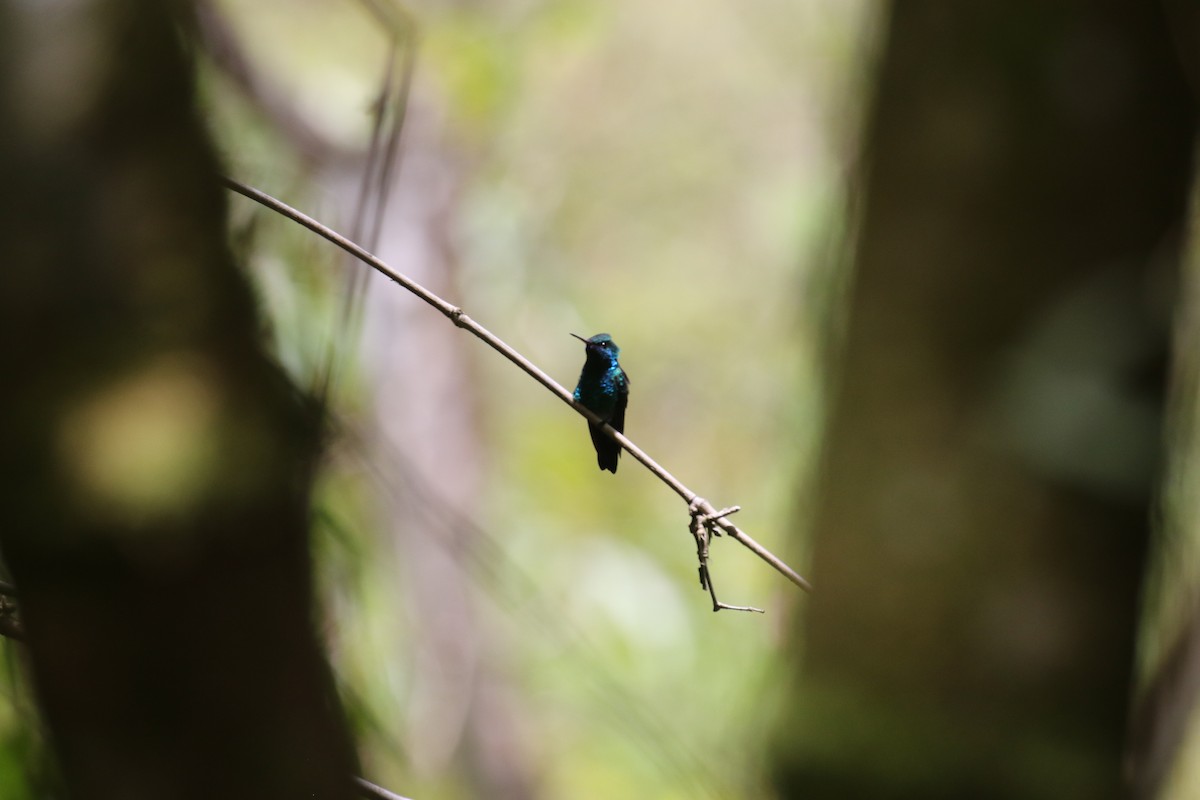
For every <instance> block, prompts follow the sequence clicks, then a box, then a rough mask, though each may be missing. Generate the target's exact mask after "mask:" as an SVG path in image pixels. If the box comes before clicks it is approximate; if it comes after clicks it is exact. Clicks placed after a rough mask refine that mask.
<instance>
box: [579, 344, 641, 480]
mask: <svg viewBox="0 0 1200 800" xmlns="http://www.w3.org/2000/svg"><path fill="white" fill-rule="evenodd" d="M571 335H572V336H574V337H575V338H576V339H578V340H580V341H581V342H583V344H584V347H585V350H586V352H587V360H586V361H585V362H584V364H583V372H581V373H580V374H579V384H578V385H577V386H576V387H575V400H576V401H577V402H579V403H582V404H583V405H584V406H586V407H587V408H588V409H589V410H590V411H592V412H593V413H595V414H596V416H598V417H600V419H602V420H604V421H605V422H607V423H608V424H609V425H611V426H613V429H614V430H617V431H620V432H621V433H624V432H625V406H626V405H627V404H628V402H629V376H628V375H626V374H625V370H623V369H621V365H620V364H619V363H618V362H617V357H618V356H620V354H621V348H619V347H617V344H616V342H614V341H613V340H612V337H611V336H609V335H608V334H607V333H597V334H596V335H595V336H593V337H592V338H590V339H584V338H583V337H582V336H579V335H578V334H574V333H572V334H571ZM588 429H589V431H590V432H591V434H592V445H593V446H594V447H595V448H596V463H598V464H599V465H600V469H606V470H608V471H609V472H612V473H614V474H615V473H616V471H617V459H618V458H619V457H620V455H621V446H620V445H618V444H617V443H616V442H614V441H613V440H612V439H610V438H608V436H606V435H605V434H604V431H603V430H602V429H601V428H600V426H599V425H595V424H593V423H591V422H589V423H588Z"/></svg>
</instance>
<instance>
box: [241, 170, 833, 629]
mask: <svg viewBox="0 0 1200 800" xmlns="http://www.w3.org/2000/svg"><path fill="white" fill-rule="evenodd" d="M222 181H223V183H224V184H225V186H226V187H227V188H228V189H230V190H231V191H234V192H236V193H238V194H240V195H242V196H243V197H247V198H249V199H251V200H253V201H254V202H256V203H259V204H260V205H262V206H265V207H266V208H269V209H271V210H272V211H275V212H276V213H278V214H281V215H282V216H284V217H287V218H288V219H290V220H292V221H293V222H296V223H298V224H299V225H302V226H304V227H305V228H308V230H310V231H312V232H313V233H315V234H317V235H318V236H320V237H321V238H323V239H325V240H327V241H329V242H332V243H333V244H335V245H337V246H338V247H340V248H341V249H342V250H345V251H346V252H347V253H349V254H350V255H352V256H354V257H355V258H357V259H359V260H360V261H362V262H363V263H364V264H366V265H367V266H369V267H371V268H372V269H374V270H375V271H376V272H378V273H380V274H381V275H384V276H386V277H387V278H389V279H390V280H392V281H393V282H394V283H397V284H399V285H400V286H402V287H403V288H405V289H407V290H408V291H409V292H411V293H412V294H415V295H416V296H417V297H419V298H420V299H421V300H423V301H425V302H426V303H428V304H429V305H431V306H433V307H434V308H436V309H437V310H438V311H440V312H441V313H442V314H443V315H444V316H445V317H446V318H447V319H449V320H450V321H451V322H453V323H454V324H455V325H456V326H458V327H459V328H463V329H465V330H467V331H468V332H470V333H471V334H472V335H473V336H475V337H476V338H477V339H479V340H481V341H482V342H483V343H484V344H486V345H488V346H489V347H491V348H492V349H493V350H495V351H496V352H498V353H500V355H502V356H504V357H505V358H507V359H508V360H509V361H511V362H512V363H513V364H515V365H516V366H517V367H519V368H520V369H521V370H523V371H524V372H525V373H526V374H527V375H529V376H530V377H531V378H533V379H534V380H535V381H537V382H538V383H540V384H541V385H542V386H544V387H545V388H546V389H549V390H550V392H551V393H553V394H554V395H556V396H557V397H558V399H560V400H562V401H563V402H564V403H566V404H567V405H569V406H570V407H571V408H573V409H575V411H576V413H578V414H580V415H581V416H583V417H585V418H586V419H587V420H588V421H589V422H593V423H595V424H596V425H599V426H600V429H601V430H603V431H604V434H605V435H606V436H608V437H609V438H611V439H612V440H613V441H615V442H616V443H617V444H619V445H621V447H623V448H625V450H626V451H627V452H628V453H629V455H631V456H633V457H634V458H635V459H637V460H638V461H639V462H641V464H642V465H643V466H644V467H646V469H648V470H650V472H652V473H653V474H654V475H655V476H656V477H657V478H658V479H659V480H661V481H662V482H663V483H665V484H666V485H667V486H669V487H671V489H673V490H674V491H675V493H676V494H678V495H679V496H680V497H682V498H683V500H684V502H686V503H687V504H688V508H689V509H693V510H694V513H693V514H692V516H693V518H695V517H696V516H697V515H701V516H702V517H704V518H707V520H708V523H707V524H705V525H702V526H701V527H703V528H704V529H705V530H706V531H711V532H712V533H713V534H716V531H717V529H718V528H719V529H720V531H721V532H722V533H724V534H726V535H728V536H729V537H730V538H731V539H734V540H736V541H737V542H738V543H739V544H741V545H742V546H743V547H745V548H746V549H747V550H749V551H750V552H752V553H754V554H755V555H756V556H758V557H759V558H760V559H762V560H763V561H765V562H767V563H768V564H770V565H771V566H772V567H773V568H774V569H775V570H776V571H777V572H778V573H779V574H781V575H783V576H784V577H785V578H787V579H788V580H790V581H791V582H792V583H794V584H796V585H797V586H799V587H800V588H801V589H803V590H804V591H806V592H810V591H812V585H811V584H810V583H809V582H808V581H807V580H805V579H804V578H803V577H801V576H800V574H799V573H798V572H796V571H795V570H794V569H792V568H791V567H790V566H788V565H787V564H786V563H785V562H784V561H783V559H781V558H779V557H778V556H777V555H775V554H774V553H772V552H771V551H770V550H768V549H767V548H765V547H763V546H762V545H761V544H759V543H758V542H756V541H755V540H754V539H753V538H751V536H750V535H749V534H747V533H746V532H745V531H742V530H741V529H739V528H738V527H737V526H736V525H734V524H733V523H732V522H730V521H729V519H728V518H727V514H728V513H730V512H726V514H722V512H719V511H718V510H717V509H716V508H714V507H713V506H712V504H711V503H709V502H708V501H707V500H705V499H704V498H702V497H700V496H699V495H698V494H696V493H695V492H693V491H692V490H691V489H689V488H688V487H687V486H685V485H684V484H683V482H682V481H680V480H679V479H678V478H676V477H675V476H674V475H672V474H671V473H670V472H668V471H667V470H665V469H664V468H663V467H662V466H661V465H659V463H658V462H657V461H655V460H654V459H652V458H650V456H648V455H646V453H645V452H644V451H643V450H642V449H641V448H640V447H638V446H637V445H636V444H634V443H633V442H632V441H631V440H630V439H628V438H627V437H626V436H625V435H624V434H623V433H620V432H618V431H616V430H614V429H613V427H612V426H611V425H609V424H608V423H606V422H605V421H603V420H601V419H600V418H599V417H598V416H596V414H595V413H593V412H592V411H591V410H590V409H588V408H585V407H584V406H583V405H582V404H580V403H578V402H576V400H575V398H574V396H573V395H572V394H571V393H570V392H568V391H567V390H566V389H564V388H563V387H562V386H561V385H560V384H559V383H558V382H557V381H555V380H554V379H553V378H551V377H550V376H549V375H547V374H546V373H545V372H543V371H542V370H541V369H539V368H538V367H537V366H536V365H535V364H534V363H533V362H531V361H530V360H529V359H527V358H525V357H524V356H523V355H521V354H520V353H518V352H517V351H516V350H515V349H513V348H512V347H511V346H510V345H509V344H508V343H507V342H505V341H504V340H502V339H501V338H500V337H498V336H496V334H494V333H492V332H491V331H489V330H488V329H487V328H485V327H483V326H482V325H480V324H479V323H478V322H476V321H475V320H473V319H471V318H470V317H469V316H467V315H466V313H465V312H464V311H463V310H462V309H461V308H459V307H458V306H455V305H453V304H452V303H449V302H447V301H445V300H443V299H442V298H441V297H439V296H438V295H436V294H434V293H433V292H431V291H429V290H428V289H426V288H425V287H424V286H422V285H420V284H419V283H417V282H416V281H414V280H412V279H411V278H409V277H407V276H405V275H403V274H401V273H399V272H397V271H396V270H394V269H392V268H391V267H390V266H388V265H387V264H386V263H384V262H383V261H382V260H380V259H379V258H377V257H376V256H374V255H372V254H371V253H369V252H367V251H366V250H365V249H363V248H362V247H361V246H360V245H358V244H356V243H355V242H352V241H351V240H349V239H347V238H346V237H345V236H342V235H341V234H340V233H338V232H337V231H335V230H333V229H332V228H329V227H328V226H326V225H323V224H321V223H320V222H317V221H316V220H315V219H313V218H312V217H310V216H308V215H307V214H304V213H303V212H301V211H298V210H296V209H294V208H292V207H291V206H289V205H288V204H287V203H284V202H283V201H281V200H278V199H276V198H274V197H272V196H271V195H269V194H267V193H266V192H262V191H260V190H258V189H255V188H252V187H250V186H246V185H245V184H242V183H239V182H238V181H235V180H233V179H232V178H222ZM705 552H706V557H707V550H706V551H705ZM705 580H706V583H707V585H708V587H709V588H710V590H711V587H712V581H711V576H709V575H706V577H705ZM743 610H746V609H743ZM754 610H757V609H754Z"/></svg>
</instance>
